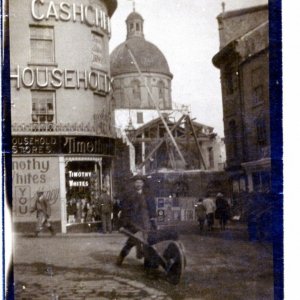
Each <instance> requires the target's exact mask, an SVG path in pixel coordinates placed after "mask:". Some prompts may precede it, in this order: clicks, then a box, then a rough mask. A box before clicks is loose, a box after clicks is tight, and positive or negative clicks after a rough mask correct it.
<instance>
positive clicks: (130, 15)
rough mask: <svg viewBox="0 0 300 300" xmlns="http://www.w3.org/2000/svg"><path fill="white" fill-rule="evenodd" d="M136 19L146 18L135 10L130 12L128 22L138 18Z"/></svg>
mask: <svg viewBox="0 0 300 300" xmlns="http://www.w3.org/2000/svg"><path fill="white" fill-rule="evenodd" d="M136 19H140V20H144V19H143V17H142V16H141V15H140V14H139V13H137V12H135V11H133V12H132V13H130V14H129V15H128V17H127V19H126V21H127V22H128V21H131V20H136Z"/></svg>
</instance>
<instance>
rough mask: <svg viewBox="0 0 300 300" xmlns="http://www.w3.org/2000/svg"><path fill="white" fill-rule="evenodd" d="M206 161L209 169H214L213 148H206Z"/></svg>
mask: <svg viewBox="0 0 300 300" xmlns="http://www.w3.org/2000/svg"><path fill="white" fill-rule="evenodd" d="M207 151H208V161H209V167H210V168H214V167H215V162H214V151H213V147H208V148H207Z"/></svg>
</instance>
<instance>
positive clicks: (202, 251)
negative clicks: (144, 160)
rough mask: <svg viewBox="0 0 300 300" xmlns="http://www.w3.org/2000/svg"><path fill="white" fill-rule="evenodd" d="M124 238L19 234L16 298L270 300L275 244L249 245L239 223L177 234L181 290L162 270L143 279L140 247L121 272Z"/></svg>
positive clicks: (15, 245) (16, 243)
mask: <svg viewBox="0 0 300 300" xmlns="http://www.w3.org/2000/svg"><path fill="white" fill-rule="evenodd" d="M125 240H126V237H125V236H123V235H121V234H120V233H118V232H114V233H112V234H105V235H104V234H100V233H99V234H98V233H89V234H68V235H62V234H58V235H57V236H56V237H51V236H50V235H49V234H48V233H46V232H45V233H44V234H41V236H39V237H38V238H34V237H30V236H29V235H28V236H25V235H21V234H16V235H15V241H14V282H15V286H14V288H15V299H16V300H19V299H45V300H46V299H70V300H77V299H86V300H92V299H163V300H165V299H208V300H210V299H211V300H214V299H216V300H218V299H230V300H235V299H243V300H244V299H246V300H247V299H249V300H250V299H260V300H261V299H273V271H272V245H271V244H268V243H258V242H249V241H248V240H247V234H246V228H245V227H243V226H241V225H230V226H229V228H228V229H227V230H226V231H225V232H220V231H219V230H218V229H216V230H215V231H214V232H213V233H205V234H202V235H200V234H199V233H198V228H197V224H196V223H193V224H191V225H189V227H188V228H186V229H183V230H180V240H181V242H182V243H183V245H184V247H185V254H186V258H187V266H186V269H185V273H184V275H183V278H182V281H181V282H180V283H179V284H178V285H177V286H174V285H172V284H170V283H168V282H167V281H166V279H165V277H164V272H163V270H162V269H161V268H160V269H159V270H155V271H153V272H152V273H150V274H146V273H145V272H144V270H143V265H142V261H141V260H137V259H136V257H135V249H133V250H132V252H131V253H130V255H129V256H128V257H127V258H126V259H125V261H124V263H123V266H122V267H117V266H116V265H115V261H116V257H117V255H118V253H119V251H120V249H121V247H122V245H123V244H124V242H125ZM163 246H164V244H162V245H161V248H163Z"/></svg>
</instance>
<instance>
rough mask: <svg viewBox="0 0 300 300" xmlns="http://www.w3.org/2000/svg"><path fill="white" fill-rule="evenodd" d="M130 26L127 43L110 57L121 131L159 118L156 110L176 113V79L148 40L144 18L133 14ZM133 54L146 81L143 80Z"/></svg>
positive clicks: (116, 49)
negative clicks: (173, 81)
mask: <svg viewBox="0 0 300 300" xmlns="http://www.w3.org/2000/svg"><path fill="white" fill-rule="evenodd" d="M126 25H127V37H126V40H125V42H123V43H121V44H120V45H119V46H117V47H116V48H115V49H114V50H113V52H112V53H111V55H110V65H111V76H112V78H113V84H112V86H113V98H114V105H115V120H116V126H117V127H119V128H121V129H125V128H128V126H129V127H131V128H132V126H133V128H135V129H136V128H137V127H139V126H140V125H143V124H144V123H147V122H148V121H150V120H153V119H154V118H157V117H158V113H157V109H156V107H155V106H157V107H158V108H159V109H160V111H161V112H169V111H171V110H172V97H171V80H172V78H173V75H172V73H171V72H170V69H169V65H168V62H167V60H166V58H165V56H164V55H163V53H162V52H161V51H160V50H159V49H158V48H157V47H156V46H155V45H154V44H152V43H150V42H148V41H147V40H146V39H145V37H144V19H143V18H142V16H141V15H140V14H139V13H137V12H135V11H133V12H132V13H130V14H129V16H128V17H127V19H126ZM131 54H132V55H133V57H134V59H135V60H136V63H137V65H138V68H139V69H140V71H141V73H142V75H143V77H144V78H142V77H141V76H140V74H139V71H138V69H137V66H136V64H135V63H134V61H133V58H132V56H131ZM145 81H146V83H147V84H145ZM148 88H149V89H150V92H151V95H152V97H151V96H150V94H149V92H148V91H147V89H148ZM153 101H155V103H156V105H155V103H154V102H153Z"/></svg>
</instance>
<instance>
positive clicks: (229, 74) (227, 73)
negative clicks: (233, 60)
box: [224, 66, 235, 95]
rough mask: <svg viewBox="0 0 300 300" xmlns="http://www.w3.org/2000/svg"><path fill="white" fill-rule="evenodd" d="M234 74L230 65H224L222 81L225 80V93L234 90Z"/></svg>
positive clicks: (230, 92)
mask: <svg viewBox="0 0 300 300" xmlns="http://www.w3.org/2000/svg"><path fill="white" fill-rule="evenodd" d="M234 81H235V74H234V69H233V67H231V66H226V67H225V70H224V82H225V89H226V94H227V95H231V94H232V93H233V91H234V84H235V82H234Z"/></svg>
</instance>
